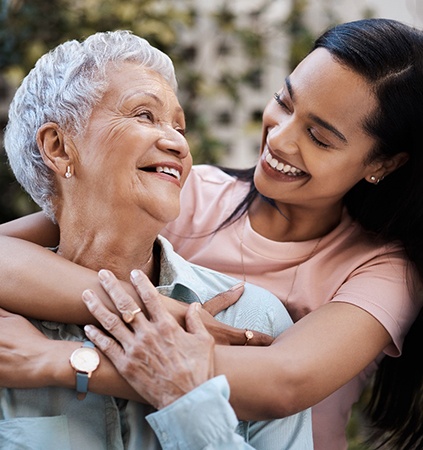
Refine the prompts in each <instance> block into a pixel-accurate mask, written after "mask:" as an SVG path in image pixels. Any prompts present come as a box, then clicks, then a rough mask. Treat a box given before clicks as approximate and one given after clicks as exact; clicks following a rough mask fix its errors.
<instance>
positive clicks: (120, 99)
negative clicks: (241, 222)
mask: <svg viewBox="0 0 423 450" xmlns="http://www.w3.org/2000/svg"><path fill="white" fill-rule="evenodd" d="M175 92H176V81H175V76H174V71H173V66H172V63H171V61H170V59H169V58H168V57H167V56H166V55H164V54H163V53H161V52H160V51H158V50H157V49H155V48H153V47H151V46H150V45H149V44H148V43H147V42H146V41H145V40H143V39H141V38H139V37H137V36H134V35H132V34H131V33H129V32H124V31H118V32H111V33H97V34H95V35H93V36H91V37H89V38H88V39H86V40H85V41H84V42H82V43H79V42H76V41H69V42H66V43H64V44H62V45H59V46H58V47H57V48H56V49H55V50H54V51H52V52H50V53H48V54H46V55H44V56H43V57H42V58H41V59H40V60H39V61H38V62H37V64H36V66H35V68H34V69H33V70H32V71H31V72H30V74H29V75H28V76H27V77H26V78H25V80H24V81H23V83H22V85H21V87H20V88H19V89H18V91H17V93H16V95H15V97H14V99H13V102H12V105H11V107H10V114H9V123H8V127H7V130H6V136H5V146H6V151H7V154H8V157H9V161H10V164H11V167H12V169H13V171H14V173H15V175H16V178H17V179H18V181H19V182H20V183H21V184H22V186H23V187H24V188H25V189H26V190H27V192H28V193H29V194H30V195H31V196H32V197H33V199H34V200H35V201H36V202H38V204H39V205H40V206H41V207H42V208H43V210H44V212H45V213H46V214H47V215H48V216H49V217H51V218H54V220H55V221H57V223H58V225H59V228H60V243H59V246H58V248H57V250H56V251H57V254H58V255H60V256H62V257H63V258H64V259H67V260H69V261H72V262H76V263H78V264H79V265H81V266H84V267H88V268H91V269H93V270H95V271H99V270H100V269H102V268H107V269H109V270H102V271H100V280H101V283H102V285H103V287H105V289H107V286H109V285H110V279H112V274H111V271H112V272H113V273H114V274H116V276H117V277H119V278H120V279H122V280H127V281H129V279H130V273H131V272H132V271H133V270H134V269H137V270H136V271H135V272H133V273H134V276H135V278H136V275H137V274H138V273H139V271H143V272H144V273H145V274H146V275H147V277H148V278H149V279H150V280H151V281H152V282H153V283H154V284H155V285H156V286H158V289H159V290H160V291H161V292H162V293H164V294H166V295H168V296H170V297H177V298H179V299H182V300H184V301H185V302H187V303H193V302H194V303H195V302H197V303H198V302H203V301H206V300H208V299H210V298H212V297H213V296H214V295H216V294H217V293H218V292H221V291H225V290H227V289H228V288H230V287H231V286H233V285H235V284H236V280H234V279H232V278H230V277H228V276H225V275H221V274H218V273H216V272H213V271H211V270H208V269H203V268H200V267H197V266H194V265H191V264H189V263H187V262H185V261H184V260H183V259H182V258H180V257H179V256H177V255H176V254H175V253H174V252H173V251H172V248H171V246H170V244H168V243H167V241H165V240H164V239H158V238H157V236H158V233H159V232H160V230H161V229H162V228H163V227H164V226H165V225H166V224H167V223H168V222H170V221H172V220H174V219H175V218H176V216H177V215H178V214H179V195H180V190H181V187H182V185H183V184H184V182H185V180H186V177H187V175H188V173H189V171H190V168H191V156H190V153H189V148H188V145H187V142H186V140H185V137H184V129H185V119H184V114H183V110H182V108H181V106H180V105H179V102H178V100H177V97H176V94H175ZM63 289H66V280H65V279H64V284H63ZM90 296H93V294H92V293H91V294H90V291H88V293H87V292H86V293H85V295H84V298H85V300H86V301H87V302H88V303H89V300H90ZM146 307H147V310H148V312H149V313H150V314H151V317H152V318H154V317H155V316H156V315H158V314H159V313H158V312H157V311H159V312H160V309H157V308H160V305H156V306H154V305H151V303H150V304H148V302H147V304H146ZM53 309H54V308H53ZM122 312H123V318H124V319H125V320H126V322H133V325H134V326H135V325H136V324H137V323H138V321H140V320H141V314H139V313H140V309H139V308H135V307H131V309H128V310H126V311H122ZM3 314H4V315H6V317H7V318H8V319H10V320H6V321H5V322H4V326H3V327H2V331H3V334H4V333H10V334H11V335H13V334H14V333H15V330H16V329H17V328H16V327H17V326H18V325H20V326H22V325H23V326H24V327H25V326H26V327H27V328H26V330H27V331H26V334H25V336H24V337H23V336H22V335H21V333H20V332H19V339H25V338H26V339H27V340H28V346H27V348H34V347H33V346H34V345H36V346H38V348H39V350H38V355H40V358H39V359H40V361H38V362H37V363H36V364H35V365H36V366H37V367H36V368H33V370H31V371H30V373H28V375H27V379H28V385H31V382H33V380H37V378H38V377H40V378H41V371H40V370H39V369H40V367H41V366H42V365H43V362H45V358H46V355H47V354H49V349H51V348H52V347H53V348H54V349H56V350H57V349H60V350H59V351H56V353H55V358H56V359H57V367H56V366H54V367H51V378H50V379H49V380H48V381H46V379H45V378H44V379H39V381H38V383H37V381H35V383H33V384H32V385H33V386H34V385H35V386H45V383H46V382H47V384H48V385H49V386H54V385H56V386H57V379H58V378H59V377H58V372H60V371H62V372H61V373H60V375H63V364H62V365H61V364H60V363H61V362H62V361H63V359H68V358H70V362H71V364H70V365H69V364H68V365H67V367H66V374H65V376H66V377H67V378H68V380H69V385H68V387H69V388H72V387H74V386H76V391H77V392H75V391H74V390H72V389H65V388H61V387H47V388H46V387H44V388H39V389H7V388H2V389H1V391H0V395H1V402H0V405H1V406H0V416H1V419H2V421H1V422H0V447H1V448H6V447H7V448H8V449H15V448H16V449H17V448H31V449H33V448H43V449H48V448H55V449H56V448H61V449H70V448H78V449H80V448H84V449H102V448H104V449H106V448H107V449H111V448H113V449H121V448H130V449H132V448H133V449H135V448H138V449H139V448H143V449H145V448H148V449H155V448H161V447H160V444H161V446H162V447H163V448H184V449H185V448H195V449H198V448H203V447H204V448H205V447H207V448H219V449H222V448H231V449H233V448H252V447H251V446H250V445H249V444H247V443H246V442H245V440H246V441H249V443H250V444H251V445H252V446H254V447H255V448H262V449H272V448H274V449H281V448H286V449H308V448H312V443H311V422H310V412H309V411H305V412H303V413H300V414H297V415H294V416H291V417H289V418H286V419H280V420H275V421H268V422H256V423H249V424H248V423H241V422H240V424H239V426H238V421H237V420H236V417H235V414H234V412H233V410H232V408H231V406H230V405H229V403H228V396H229V389H228V385H227V382H226V379H225V377H223V376H220V377H216V378H213V376H214V371H213V359H214V357H213V340H212V339H211V338H210V337H208V334H207V332H206V331H205V329H204V327H203V326H202V324H201V321H200V320H199V317H198V314H196V313H195V311H194V310H193V308H191V309H189V310H188V313H187V316H186V322H187V329H188V333H187V334H189V335H190V338H191V343H192V346H193V347H196V346H197V345H198V346H199V347H198V348H199V350H198V351H192V352H191V354H189V355H187V356H186V358H187V361H186V365H187V366H188V367H193V369H192V371H191V372H189V374H190V377H188V379H189V380H188V382H186V383H185V384H184V385H183V386H182V387H181V388H180V389H179V392H178V393H177V394H176V395H172V396H170V395H169V396H167V398H164V397H166V395H165V394H166V392H163V390H159V392H153V391H151V390H145V391H144V392H143V390H142V388H141V389H139V391H140V392H139V394H141V395H143V396H144V397H145V398H147V399H148V400H149V401H150V402H151V403H152V404H153V405H154V406H156V407H157V408H160V409H161V411H159V412H154V409H153V408H152V407H150V406H146V405H144V404H142V403H138V402H134V401H129V402H128V401H126V400H122V399H119V398H115V397H112V396H107V395H99V394H95V393H92V392H89V393H88V395H87V391H88V390H89V389H90V387H91V384H94V383H91V382H90V383H89V381H90V380H89V378H90V377H91V375H92V381H93V382H98V381H101V380H103V381H104V380H105V383H103V385H106V386H107V387H106V388H104V389H103V394H104V393H105V394H112V395H113V394H116V395H119V396H120V397H125V398H128V399H137V400H141V399H140V397H139V395H137V394H136V393H135V392H134V391H132V390H131V389H130V388H129V387H128V388H126V389H125V388H120V389H119V392H116V388H115V386H114V385H113V384H112V382H111V381H110V382H109V383H108V380H109V379H110V378H109V373H110V371H111V370H113V369H112V365H111V363H110V361H108V360H107V358H105V357H104V355H102V354H101V353H100V352H97V351H96V350H95V349H94V348H93V345H92V344H91V343H90V342H89V341H87V340H86V337H85V335H84V333H83V331H82V329H81V328H80V327H79V326H77V325H72V324H60V323H53V322H42V321H36V320H34V321H33V323H34V324H35V325H36V327H37V328H38V329H39V330H40V331H41V332H42V334H41V333H40V332H39V331H37V330H36V329H35V328H32V327H31V326H30V325H29V323H27V324H25V323H24V324H23V323H22V321H23V320H24V319H23V318H19V317H17V316H14V315H8V314H6V313H3ZM52 315H54V312H52V311H49V312H47V311H39V314H38V318H39V319H48V318H51V317H52ZM219 319H220V320H222V321H223V322H226V323H228V324H230V325H233V326H235V327H238V328H240V329H241V331H240V332H239V333H241V335H242V336H244V332H245V329H250V328H253V329H258V331H261V332H263V333H267V334H270V335H273V336H276V335H277V334H279V333H280V332H281V331H283V329H285V328H286V327H288V326H289V325H290V324H291V321H290V318H289V316H288V314H287V312H286V311H285V310H284V309H283V308H282V306H281V305H280V302H279V301H278V300H277V299H276V298H275V297H274V296H273V295H272V294H270V293H268V292H267V291H264V290H262V289H260V288H256V287H254V286H251V285H248V284H246V285H245V291H244V294H243V295H242V297H241V299H240V300H239V301H238V302H237V303H236V305H234V306H233V307H231V308H229V309H227V310H225V311H224V312H222V313H221V314H220V315H219ZM172 320H173V321H174V323H172V321H171V320H170V319H169V320H168V321H167V322H165V325H164V326H163V330H162V331H163V335H164V336H165V337H167V338H168V341H167V343H168V345H169V346H172V345H174V344H173V340H175V342H178V333H180V328H179V327H176V326H173V325H175V324H176V321H175V320H174V319H173V318H172ZM83 321H84V319H83V318H80V320H79V321H78V323H82V322H83ZM105 325H106V327H107V326H108V325H110V323H109V324H108V323H107V322H106V323H105ZM227 329H229V327H228V328H227ZM172 330H173V331H172ZM127 331H128V332H130V330H129V328H128V329H127ZM190 332H191V333H190ZM172 333H173V334H172ZM239 333H238V335H239ZM43 335H45V336H47V337H48V338H50V339H53V340H55V341H66V342H51V341H47V340H46V339H45V337H44V336H43ZM250 337H251V336H250V334H249V333H246V334H245V336H244V339H247V340H248V339H249V338H250ZM82 341H84V342H82ZM81 344H82V348H80V347H81ZM152 345H153V343H152ZM172 348H173V347H172ZM202 352H204V354H202ZM11 355H12V352H10V354H9V353H8V352H4V353H3V354H2V356H1V358H2V359H1V363H0V365H1V366H2V371H3V373H4V371H6V370H18V369H19V366H17V365H15V366H12V367H10V366H8V365H7V362H8V361H10V360H9V359H8V358H9V357H10V356H11ZM12 356H13V355H12ZM32 356H33V355H32ZM145 363H146V364H147V366H148V361H145ZM191 363H192V364H191ZM190 364H191V366H190ZM7 368H8V369H7ZM181 371H182V369H181V368H179V367H173V365H172V364H169V365H168V366H167V368H166V373H167V379H168V381H169V382H170V383H171V382H172V380H176V381H175V383H176V382H177V381H178V380H180V379H181V376H180V373H181ZM185 372H186V369H185ZM42 375H43V376H45V373H43V374H42ZM154 375H155V369H154V367H151V368H150V369H149V371H148V373H147V374H146V377H148V376H150V378H151V379H152V378H153V377H154ZM151 379H150V382H151ZM157 383H158V385H160V384H159V381H158V382H157ZM150 386H151V383H150ZM160 386H162V385H160ZM163 386H164V385H163ZM193 389H194V390H193ZM191 390H193V391H192V392H189V393H188V391H191ZM104 391H107V392H104ZM185 394H187V395H185ZM77 398H79V399H82V398H84V400H83V401H82V402H78V400H77ZM149 413H151V414H150V415H148V414H149ZM169 417H170V419H169ZM172 417H173V418H175V420H178V422H177V426H172V424H174V423H176V422H172ZM147 421H148V423H147ZM149 424H150V425H151V427H153V429H154V430H155V431H157V437H158V438H159V440H160V444H159V441H158V440H157V439H156V437H155V436H154V433H153V432H152V428H150V426H149ZM168 424H170V425H168ZM237 426H238V428H237ZM235 428H237V431H238V434H237V433H236V432H235ZM244 439H245V440H244Z"/></svg>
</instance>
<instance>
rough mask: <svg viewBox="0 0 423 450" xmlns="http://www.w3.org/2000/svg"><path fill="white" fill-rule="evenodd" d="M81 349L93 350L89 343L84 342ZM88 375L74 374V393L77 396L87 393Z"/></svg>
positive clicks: (93, 346)
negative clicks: (88, 348)
mask: <svg viewBox="0 0 423 450" xmlns="http://www.w3.org/2000/svg"><path fill="white" fill-rule="evenodd" d="M82 347H90V348H95V345H94V344H93V343H92V342H91V341H85V342H84V344H83V345H82ZM88 381H89V378H88V374H87V373H84V372H76V392H77V393H78V394H86V393H87V392H88Z"/></svg>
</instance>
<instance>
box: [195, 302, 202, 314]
mask: <svg viewBox="0 0 423 450" xmlns="http://www.w3.org/2000/svg"><path fill="white" fill-rule="evenodd" d="M194 308H195V310H196V311H197V312H200V311H201V309H202V308H201V305H200V303H197V302H195V303H194Z"/></svg>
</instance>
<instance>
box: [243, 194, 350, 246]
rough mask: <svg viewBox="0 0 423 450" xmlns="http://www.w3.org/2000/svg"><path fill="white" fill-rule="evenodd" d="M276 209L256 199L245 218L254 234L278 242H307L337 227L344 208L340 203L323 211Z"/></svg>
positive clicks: (284, 207) (285, 207)
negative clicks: (248, 220) (247, 216)
mask: <svg viewBox="0 0 423 450" xmlns="http://www.w3.org/2000/svg"><path fill="white" fill-rule="evenodd" d="M277 206H278V208H275V206H272V205H271V204H269V203H268V202H266V201H265V200H264V199H262V198H260V197H257V198H256V199H255V200H254V202H253V204H252V206H251V207H250V209H249V211H248V215H249V219H250V221H251V226H252V228H253V229H254V231H256V232H257V233H259V234H260V235H262V236H264V237H265V238H267V239H270V240H272V241H278V242H289V241H296V242H300V241H308V240H311V239H317V238H320V237H322V236H325V235H326V234H328V233H329V232H330V231H332V230H333V229H334V228H335V227H336V226H337V225H338V224H339V222H340V221H341V216H342V209H343V206H342V203H339V204H337V205H334V206H332V207H330V208H325V209H322V208H320V209H318V208H314V209H313V208H306V207H304V208H303V207H301V208H300V207H291V206H287V205H283V204H277ZM281 212H282V213H283V214H281Z"/></svg>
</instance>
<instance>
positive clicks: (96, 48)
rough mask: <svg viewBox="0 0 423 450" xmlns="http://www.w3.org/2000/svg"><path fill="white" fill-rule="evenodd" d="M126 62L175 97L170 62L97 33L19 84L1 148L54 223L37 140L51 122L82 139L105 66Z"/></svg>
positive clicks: (40, 64)
mask: <svg viewBox="0 0 423 450" xmlns="http://www.w3.org/2000/svg"><path fill="white" fill-rule="evenodd" d="M122 62H131V63H135V64H139V65H140V66H142V67H146V68H148V69H151V70H154V71H155V72H157V73H159V74H160V75H162V76H163V78H164V79H165V80H166V81H167V82H168V83H169V85H170V86H171V87H172V89H173V90H174V91H175V92H176V90H177V82H176V78H175V72H174V67H173V64H172V61H171V59H170V58H169V57H168V56H167V55H166V54H164V53H163V52H161V51H160V50H158V49H156V48H154V47H152V46H151V45H150V44H149V43H148V42H147V41H146V40H145V39H142V38H140V37H138V36H135V35H134V34H132V33H131V32H130V31H113V32H104V33H96V34H93V35H92V36H90V37H88V38H87V39H86V40H84V41H83V42H78V41H76V40H71V41H67V42H65V43H63V44H61V45H59V46H57V47H56V48H55V49H53V50H51V51H50V52H48V53H46V54H45V55H43V56H42V57H41V58H40V59H39V60H38V61H37V63H36V64H35V67H34V68H33V69H32V70H31V71H30V72H29V74H28V75H27V76H26V77H25V78H24V80H23V81H22V84H21V86H20V87H19V88H18V90H17V91H16V94H15V96H14V98H13V100H12V103H11V105H10V108H9V120H8V124H7V127H6V130H5V137H4V145H5V149H6V153H7V156H8V159H9V164H10V166H11V168H12V170H13V173H14V174H15V177H16V179H17V180H18V181H19V183H20V184H21V185H22V187H23V188H24V189H25V190H26V191H27V192H28V194H30V195H31V197H32V198H33V200H34V201H35V202H36V203H37V204H38V205H39V206H40V207H41V208H42V209H43V210H44V212H45V214H46V215H47V216H48V217H50V218H51V219H53V220H54V208H53V203H52V197H53V196H54V195H55V183H54V174H53V171H52V170H50V169H49V168H48V167H47V166H46V165H45V164H44V162H43V159H42V157H41V155H40V152H39V150H38V146H37V142H36V135H37V131H38V129H39V128H40V126H41V125H43V124H44V123H47V122H54V123H56V124H58V125H59V127H60V128H62V129H63V130H64V131H66V132H68V133H70V134H71V136H75V135H76V134H77V133H82V132H83V131H84V130H85V126H86V124H87V122H88V119H89V117H90V115H91V112H92V110H93V108H94V106H95V105H96V104H97V103H98V102H99V101H100V100H101V98H102V96H103V94H104V92H105V91H106V89H107V85H108V84H107V73H106V69H107V66H108V64H109V63H117V64H119V63H122Z"/></svg>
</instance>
